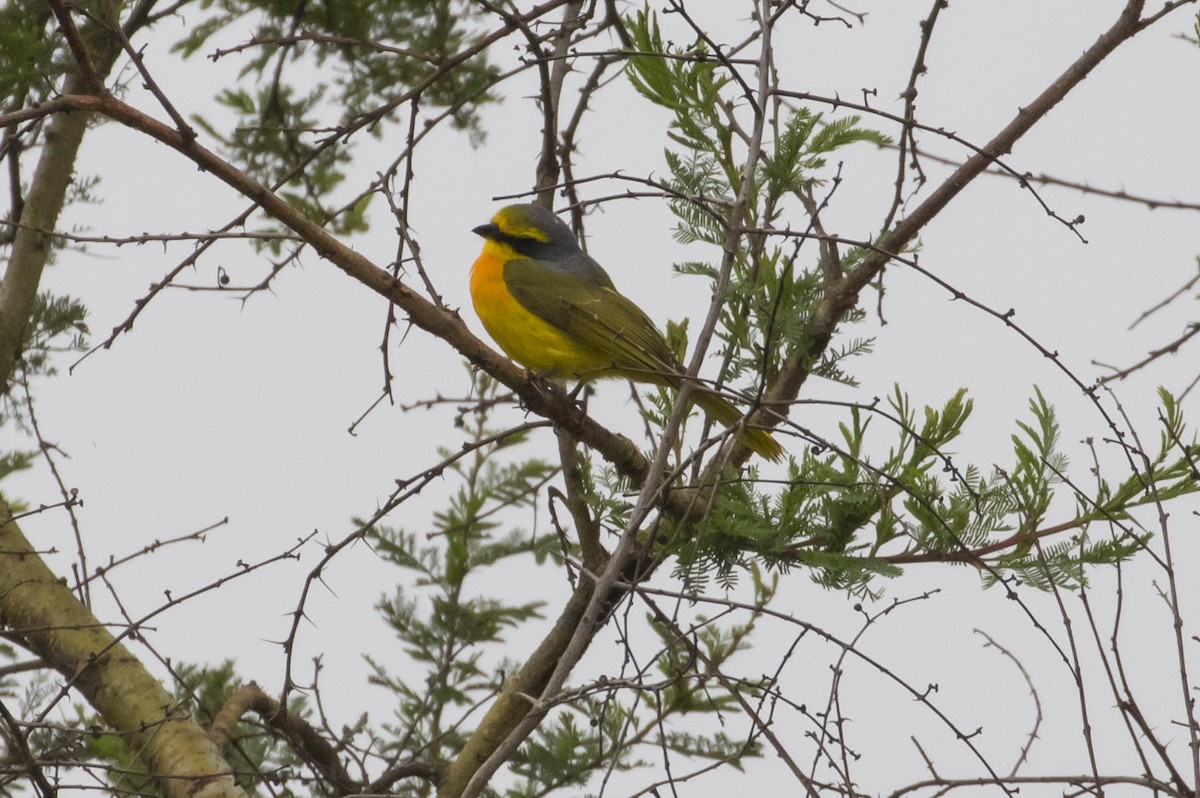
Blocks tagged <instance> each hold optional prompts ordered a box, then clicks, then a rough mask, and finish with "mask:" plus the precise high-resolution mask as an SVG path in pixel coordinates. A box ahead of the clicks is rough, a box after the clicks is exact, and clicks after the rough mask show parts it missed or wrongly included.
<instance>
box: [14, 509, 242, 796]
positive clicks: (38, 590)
mask: <svg viewBox="0 0 1200 798" xmlns="http://www.w3.org/2000/svg"><path fill="white" fill-rule="evenodd" d="M3 512H4V513H5V514H6V515H7V514H8V510H7V508H4V509H3ZM0 626H3V627H4V628H5V629H6V630H7V631H8V633H9V634H10V635H11V636H12V637H14V638H15V639H17V640H19V641H20V643H21V645H22V646H23V647H25V648H26V649H28V650H29V651H31V652H33V653H34V654H36V655H37V656H39V657H41V659H42V660H44V661H45V662H46V663H47V664H49V665H51V666H53V667H54V669H55V670H57V671H58V672H59V673H61V674H63V675H64V676H66V677H67V679H68V680H69V684H70V686H71V687H73V688H74V689H76V690H78V691H79V692H80V693H81V694H82V695H83V696H84V697H85V698H86V699H87V700H88V703H90V704H91V705H92V706H93V707H95V709H96V711H97V712H99V713H100V714H101V715H102V716H103V717H104V719H105V721H106V722H107V723H108V724H109V725H110V726H112V728H114V729H115V730H117V731H118V732H119V733H121V734H122V735H125V736H126V737H127V739H128V741H129V747H130V749H131V750H134V751H136V752H137V753H138V756H139V757H140V758H141V759H142V761H143V762H144V763H145V765H146V767H147V768H148V771H149V774H150V776H151V777H153V778H156V779H158V780H159V782H160V784H162V787H163V791H164V793H165V795H167V796H168V798H245V793H244V792H243V791H242V790H241V789H240V788H239V787H237V785H236V784H235V783H234V780H233V776H232V774H231V773H230V770H229V765H228V764H227V763H226V762H225V760H224V759H223V758H222V757H221V754H220V752H219V751H218V750H217V746H216V745H215V744H214V743H213V741H212V740H211V739H210V738H209V736H208V734H206V733H205V731H204V730H203V729H202V728H200V727H199V726H198V725H196V724H195V723H194V722H193V721H192V720H191V719H190V718H189V717H188V715H187V713H185V712H183V711H182V710H181V709H180V708H179V706H178V704H177V702H176V701H175V699H174V698H173V697H172V696H171V695H170V694H169V693H168V692H167V691H166V690H164V689H163V687H162V685H161V684H160V683H159V681H158V680H157V679H156V678H155V677H154V676H152V675H151V674H150V673H149V672H148V671H147V670H146V669H145V667H144V666H143V665H142V663H141V662H140V661H139V660H138V659H137V657H135V656H133V654H131V653H130V652H129V650H128V649H126V648H125V646H123V645H121V643H119V642H117V640H116V638H115V637H113V635H112V634H111V633H110V632H109V631H108V630H107V629H106V628H105V626H104V624H102V623H101V622H100V621H99V620H98V619H97V618H96V616H94V615H93V614H92V613H91V611H89V610H88V609H87V608H86V607H84V606H83V605H82V604H81V603H80V602H79V600H78V599H77V598H76V597H75V594H74V593H72V592H71V589H70V588H69V587H68V586H67V585H66V584H65V583H63V582H61V581H59V579H58V577H56V576H55V575H54V574H53V573H52V572H51V571H50V569H49V568H47V567H46V564H45V563H44V562H43V561H42V559H41V557H39V556H38V555H37V553H36V552H35V551H34V549H33V547H32V546H31V545H30V544H29V541H28V539H26V537H25V535H24V534H23V533H22V532H21V529H20V527H18V526H17V523H16V522H15V521H11V520H10V521H7V522H6V523H5V524H4V525H3V526H0Z"/></svg>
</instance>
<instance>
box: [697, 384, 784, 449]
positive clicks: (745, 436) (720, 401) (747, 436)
mask: <svg viewBox="0 0 1200 798" xmlns="http://www.w3.org/2000/svg"><path fill="white" fill-rule="evenodd" d="M692 401H693V402H695V403H696V405H697V406H699V408H700V409H701V410H703V411H704V414H705V415H706V416H708V417H709V418H710V419H712V420H713V421H715V422H717V423H718V424H724V425H725V426H726V427H732V426H733V425H734V424H736V423H738V422H739V421H741V420H742V415H743V414H742V411H741V410H739V409H738V408H737V406H736V405H733V404H731V403H729V402H728V401H726V400H725V399H724V398H723V397H722V396H720V395H719V394H715V393H713V392H712V391H708V390H704V389H703V388H697V389H696V390H695V391H693V392H692ZM739 440H741V442H742V443H743V444H745V445H746V447H747V448H749V449H750V450H751V451H752V452H754V453H755V454H757V455H760V456H762V457H765V458H767V459H768V460H771V461H772V462H778V461H779V459H780V458H781V457H783V447H782V446H780V445H779V441H777V440H775V437H774V436H773V435H772V434H771V433H770V432H769V431H768V430H765V429H759V428H757V427H745V428H744V429H743V430H742V433H741V435H740V436H739Z"/></svg>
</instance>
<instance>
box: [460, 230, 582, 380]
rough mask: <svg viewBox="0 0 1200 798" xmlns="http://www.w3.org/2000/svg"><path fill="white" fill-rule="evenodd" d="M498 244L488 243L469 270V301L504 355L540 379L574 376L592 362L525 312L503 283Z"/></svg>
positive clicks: (576, 346)
mask: <svg viewBox="0 0 1200 798" xmlns="http://www.w3.org/2000/svg"><path fill="white" fill-rule="evenodd" d="M506 255H507V253H505V252H504V251H503V250H502V249H501V247H500V245H497V244H495V243H494V242H491V241H488V242H486V243H485V244H484V247H483V254H482V255H480V256H479V258H478V259H477V260H476V261H475V265H474V266H472V267H471V301H472V303H473V304H474V305H475V313H476V314H477V315H478V316H479V320H480V321H482V322H483V326H484V328H485V329H487V331H488V335H490V336H492V339H493V340H495V342H496V343H497V344H498V345H499V346H500V348H501V349H503V350H504V351H505V353H506V354H507V355H508V356H509V357H511V358H512V359H513V360H515V361H517V362H518V363H520V364H521V365H522V366H524V367H525V368H527V369H529V370H530V371H533V372H535V373H537V374H540V375H542V376H551V377H552V376H559V377H572V376H575V375H576V374H577V373H578V372H579V370H580V368H581V367H586V365H587V364H589V363H590V362H591V360H592V358H591V357H588V356H587V355H586V354H585V349H584V348H583V347H581V346H580V344H579V343H577V342H576V341H575V340H574V339H572V338H571V337H569V336H568V335H566V334H565V333H564V332H563V331H562V330H560V329H558V328H557V327H555V326H553V325H551V324H549V323H547V322H545V321H543V320H542V319H541V318H539V317H537V316H535V315H533V314H532V313H530V312H529V311H528V310H526V309H525V308H524V307H523V306H522V305H521V304H520V303H519V302H517V300H515V299H514V298H513V295H512V294H511V293H510V292H509V290H508V286H507V285H506V284H505V283H504V263H505V261H506V260H508V257H506Z"/></svg>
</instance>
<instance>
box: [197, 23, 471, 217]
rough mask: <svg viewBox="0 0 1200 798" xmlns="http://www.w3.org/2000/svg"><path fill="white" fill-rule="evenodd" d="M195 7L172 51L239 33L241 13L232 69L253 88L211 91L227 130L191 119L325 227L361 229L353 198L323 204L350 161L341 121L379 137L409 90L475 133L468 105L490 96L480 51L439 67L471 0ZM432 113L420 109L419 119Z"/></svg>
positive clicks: (461, 35)
mask: <svg viewBox="0 0 1200 798" xmlns="http://www.w3.org/2000/svg"><path fill="white" fill-rule="evenodd" d="M204 6H205V7H206V9H207V12H208V15H207V16H206V17H205V18H204V19H203V20H202V21H200V22H199V23H198V24H195V25H193V26H192V27H191V28H190V30H189V32H188V34H187V36H185V37H184V38H183V39H182V40H180V41H179V42H178V43H177V44H176V45H175V50H176V51H178V52H180V53H182V54H183V55H184V56H185V57H187V56H192V55H194V54H196V53H198V52H200V51H201V50H203V49H205V48H206V47H209V46H210V45H211V44H212V43H213V42H214V41H216V40H219V39H220V37H221V36H223V35H224V36H229V35H240V34H241V32H242V31H244V29H245V27H246V24H247V22H249V23H250V25H251V30H252V34H251V37H250V40H249V42H248V43H247V44H246V45H243V46H240V47H239V48H238V49H239V51H240V52H239V56H240V57H243V58H244V61H243V63H242V68H241V77H243V78H246V77H253V78H254V80H255V81H256V83H257V87H256V88H254V89H248V88H245V87H242V86H239V87H236V88H228V89H224V90H223V91H222V92H221V93H220V94H219V95H218V97H217V99H218V102H219V103H220V104H221V105H222V106H224V107H225V108H226V109H227V110H228V111H230V112H231V113H232V114H234V116H235V117H236V119H237V121H236V123H235V127H234V133H233V134H232V135H224V134H223V133H222V132H221V126H219V125H217V124H214V123H212V122H210V121H208V120H207V119H203V118H197V119H196V121H197V123H198V124H199V125H201V126H202V127H203V128H204V129H205V130H206V131H207V132H208V133H209V134H210V135H212V136H214V137H215V138H217V139H218V140H220V141H221V143H222V145H223V147H224V148H225V151H226V152H227V153H228V155H229V156H230V157H231V159H233V160H234V162H235V163H239V164H240V165H242V167H243V168H245V169H246V170H247V171H248V172H249V173H250V174H252V175H254V176H255V177H256V178H258V179H259V180H260V181H262V182H264V183H267V184H269V185H275V184H279V183H283V184H284V185H286V190H285V191H284V192H283V194H284V196H286V197H287V199H288V200H289V201H291V202H292V203H293V204H294V205H296V206H297V207H298V208H300V209H301V210H303V211H304V212H305V213H306V214H308V215H309V216H310V217H311V218H313V219H315V220H317V221H318V222H320V223H322V224H330V225H332V228H331V229H333V230H334V231H335V232H337V233H340V234H348V233H354V232H359V231H362V230H365V229H366V219H365V215H364V213H363V211H364V210H365V207H360V206H359V205H358V204H357V203H351V204H350V205H349V207H347V208H337V207H335V206H331V205H330V198H331V195H332V192H333V189H335V188H336V187H337V185H338V184H339V183H340V182H341V181H342V180H343V179H344V177H345V171H344V168H345V166H346V165H347V163H348V162H349V159H350V142H349V141H348V139H346V138H340V137H342V134H343V133H344V131H345V130H346V129H347V126H348V125H350V124H351V123H353V122H355V121H357V120H362V119H363V118H364V117H365V118H368V119H369V120H370V121H371V122H372V125H371V127H370V129H371V130H372V131H374V133H375V134H376V135H379V134H380V133H381V132H382V128H380V127H378V126H376V125H375V124H374V123H378V122H380V121H382V119H383V118H384V116H386V114H385V113H384V109H386V108H387V107H388V104H389V103H391V102H392V101H394V100H395V99H396V98H397V97H399V96H401V95H403V94H405V93H406V92H409V91H412V90H417V94H416V95H415V98H414V103H413V104H412V106H411V111H412V112H413V113H416V112H417V110H416V109H417V107H420V108H422V109H425V113H426V114H429V112H430V111H433V110H436V109H444V111H445V113H446V114H447V115H448V118H449V119H450V121H451V122H452V124H454V125H455V126H456V127H458V128H460V129H463V130H466V131H468V133H470V135H471V136H472V138H473V139H474V140H476V141H479V140H482V136H483V130H482V126H481V124H480V120H479V116H478V110H479V107H480V105H482V104H484V103H486V102H487V101H488V100H490V99H491V98H490V96H489V95H488V92H487V88H488V86H489V84H490V82H491V81H492V79H493V77H494V72H493V70H492V69H491V68H490V67H489V65H488V64H487V61H486V59H485V57H484V56H482V55H480V56H476V57H474V58H471V59H468V60H466V61H465V62H463V63H459V64H457V65H456V66H455V67H454V68H453V69H445V68H444V67H445V66H446V64H447V63H448V62H449V61H450V60H451V59H452V58H454V57H456V55H457V54H458V53H459V52H461V51H462V50H463V49H465V48H466V47H467V46H469V44H470V43H471V42H472V41H473V40H474V38H475V37H476V36H477V35H478V32H477V25H478V21H480V19H481V15H482V13H483V12H482V11H481V10H480V9H479V7H478V5H477V4H475V3H471V2H466V0H382V2H375V1H374V0H372V1H371V2H367V0H352V1H351V2H339V3H315V4H314V3H303V2H288V1H287V0H284V2H280V1H279V0H218V1H217V2H205V3H204ZM218 52H219V53H221V56H222V57H230V54H231V51H220V50H218ZM405 107H406V108H408V107H409V106H408V105H406V106H405ZM437 118H438V117H437V115H436V114H434V115H430V121H431V122H432V121H436V119H437Z"/></svg>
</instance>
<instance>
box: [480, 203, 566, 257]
mask: <svg viewBox="0 0 1200 798" xmlns="http://www.w3.org/2000/svg"><path fill="white" fill-rule="evenodd" d="M472 232H473V233H475V234H476V235H479V236H483V237H484V238H485V239H487V240H488V241H491V242H495V243H496V244H499V245H501V246H505V247H508V248H510V249H511V250H513V252H514V253H515V254H516V255H518V256H522V257H527V258H534V259H538V260H552V259H554V258H561V257H565V256H567V255H573V254H575V253H577V252H579V243H578V242H577V241H576V240H575V234H574V233H572V232H571V228H569V227H567V226H566V225H565V224H563V222H562V221H561V220H560V219H559V218H558V217H557V216H555V215H554V214H553V213H551V212H550V211H548V210H546V209H545V208H543V207H541V206H539V205H508V206H506V207H504V208H501V209H500V210H499V211H497V213H496V215H495V216H493V217H492V221H491V222H489V223H488V224H481V225H479V226H478V227H476V228H475V229H474V230H473V231H472Z"/></svg>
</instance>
